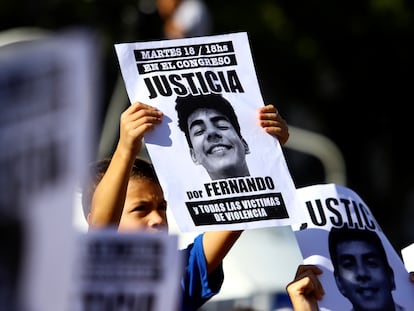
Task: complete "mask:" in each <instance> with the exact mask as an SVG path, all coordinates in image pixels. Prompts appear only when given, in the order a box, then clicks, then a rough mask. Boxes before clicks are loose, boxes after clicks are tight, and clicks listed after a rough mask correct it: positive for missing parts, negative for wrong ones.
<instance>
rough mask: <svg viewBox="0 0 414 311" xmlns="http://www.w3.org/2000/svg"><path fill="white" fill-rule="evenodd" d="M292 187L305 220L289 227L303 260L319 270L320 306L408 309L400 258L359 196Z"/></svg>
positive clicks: (409, 289) (339, 189) (409, 288)
mask: <svg viewBox="0 0 414 311" xmlns="http://www.w3.org/2000/svg"><path fill="white" fill-rule="evenodd" d="M297 191H298V200H299V201H300V202H301V203H300V204H301V208H302V212H303V213H305V214H306V215H307V217H308V220H307V222H306V223H302V224H296V225H294V226H292V227H293V229H294V233H295V236H296V239H297V241H298V244H299V248H300V251H301V253H302V256H303V259H304V264H315V265H317V266H319V267H320V268H321V269H322V270H323V273H322V275H320V276H318V277H319V279H320V281H321V283H322V286H323V288H324V290H325V296H324V298H323V299H322V300H321V301H320V302H319V303H318V304H319V307H320V310H332V311H350V310H407V311H408V310H411V309H412V306H414V286H413V284H411V283H410V281H409V278H408V273H407V271H406V269H405V268H404V264H403V262H402V259H401V258H400V257H399V256H398V253H397V252H396V251H395V249H394V248H393V246H392V245H391V243H390V242H389V240H388V239H387V237H386V236H385V234H384V232H383V231H382V230H381V227H380V225H379V224H378V222H377V221H376V219H375V217H374V215H373V214H372V212H371V210H370V209H369V207H368V206H367V204H366V203H365V202H364V201H363V200H362V199H361V198H360V197H359V195H358V194H357V193H355V192H354V191H353V190H351V189H349V188H347V187H344V186H340V185H336V184H323V185H314V186H309V187H303V188H299V189H298V190H297ZM394 307H395V309H394Z"/></svg>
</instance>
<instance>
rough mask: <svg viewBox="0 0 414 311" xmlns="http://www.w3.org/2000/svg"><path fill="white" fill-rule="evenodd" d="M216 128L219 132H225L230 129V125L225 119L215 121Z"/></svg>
mask: <svg viewBox="0 0 414 311" xmlns="http://www.w3.org/2000/svg"><path fill="white" fill-rule="evenodd" d="M216 127H217V128H219V129H221V130H227V129H229V128H230V127H231V123H230V122H229V121H227V120H225V119H221V120H219V121H217V123H216Z"/></svg>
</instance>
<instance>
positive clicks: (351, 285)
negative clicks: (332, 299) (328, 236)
mask: <svg viewBox="0 0 414 311" xmlns="http://www.w3.org/2000/svg"><path fill="white" fill-rule="evenodd" d="M335 248H336V252H337V262H336V271H335V280H336V283H337V286H338V289H339V290H340V291H341V293H342V294H343V295H344V296H345V297H347V298H348V299H349V300H350V302H351V303H352V305H353V307H354V309H355V310H393V308H394V301H393V298H392V291H393V290H394V289H395V284H394V276H393V272H392V270H391V269H390V267H389V265H388V263H387V262H385V261H384V258H383V255H382V254H381V253H380V250H379V249H378V248H377V247H376V246H375V245H372V244H370V243H369V242H368V241H364V240H349V241H342V242H340V243H338V244H337V245H336V246H335Z"/></svg>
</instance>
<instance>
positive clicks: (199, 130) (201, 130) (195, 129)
mask: <svg viewBox="0 0 414 311" xmlns="http://www.w3.org/2000/svg"><path fill="white" fill-rule="evenodd" d="M191 133H192V135H193V136H200V135H202V134H203V133H204V128H202V127H201V126H197V127H193V128H192V130H191Z"/></svg>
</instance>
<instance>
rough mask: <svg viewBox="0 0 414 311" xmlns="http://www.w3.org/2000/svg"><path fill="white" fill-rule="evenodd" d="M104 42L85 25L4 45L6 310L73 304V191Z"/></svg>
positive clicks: (0, 66) (0, 206)
mask: <svg viewBox="0 0 414 311" xmlns="http://www.w3.org/2000/svg"><path fill="white" fill-rule="evenodd" d="M95 47H96V42H95V36H94V34H92V33H90V32H89V31H87V30H81V29H79V30H67V31H64V32H61V33H57V34H52V35H48V36H45V37H42V38H38V39H33V40H26V39H23V38H22V40H21V41H17V42H16V41H15V42H12V43H8V44H1V45H0V109H1V113H0V189H1V191H0V215H1V217H0V222H1V223H0V236H1V237H2V238H1V248H2V249H1V251H0V279H1V280H5V281H4V282H3V281H2V282H1V283H0V305H1V309H2V310H28V311H31V310H42V311H48V310H50V311H56V310H65V307H64V306H66V304H67V300H68V298H67V294H68V288H69V283H70V276H71V272H72V271H71V269H72V266H71V263H72V261H73V260H72V256H73V255H74V243H73V242H74V230H73V223H72V219H73V217H72V213H73V203H72V201H73V193H74V191H75V188H76V184H77V182H78V181H79V178H80V176H81V172H82V171H83V169H82V168H83V167H84V166H85V165H86V162H87V160H88V159H89V158H90V155H91V148H90V146H91V141H90V138H91V136H92V135H91V134H92V133H93V131H94V124H93V123H92V119H91V118H90V117H91V115H92V113H93V111H94V110H95V109H96V102H95V101H96V100H97V95H98V94H97V84H98V83H97V82H98V80H97V77H98V75H97V69H98V68H97V61H98V59H99V55H97V54H96V53H97V52H96V49H95ZM3 276H4V278H3ZM57 285H58V286H57ZM17 302H19V303H18V304H17Z"/></svg>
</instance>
